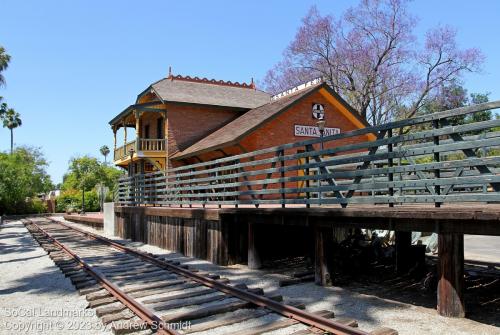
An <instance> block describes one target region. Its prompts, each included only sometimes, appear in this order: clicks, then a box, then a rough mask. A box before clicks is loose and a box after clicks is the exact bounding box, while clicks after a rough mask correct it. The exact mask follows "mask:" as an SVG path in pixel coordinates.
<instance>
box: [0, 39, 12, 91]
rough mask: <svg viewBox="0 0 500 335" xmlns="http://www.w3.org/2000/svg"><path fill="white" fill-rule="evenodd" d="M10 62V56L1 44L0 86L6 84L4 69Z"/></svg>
mask: <svg viewBox="0 0 500 335" xmlns="http://www.w3.org/2000/svg"><path fill="white" fill-rule="evenodd" d="M9 62H10V56H9V55H8V54H7V53H6V52H5V49H4V48H3V47H2V46H0V86H3V85H5V77H4V76H3V75H2V71H4V70H5V69H7V67H8V66H9Z"/></svg>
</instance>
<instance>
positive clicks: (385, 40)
mask: <svg viewBox="0 0 500 335" xmlns="http://www.w3.org/2000/svg"><path fill="white" fill-rule="evenodd" d="M416 21H417V19H416V18H415V17H414V16H412V15H411V14H410V13H409V12H408V1H407V0H361V2H360V3H359V4H358V5H357V6H355V7H352V8H350V9H348V10H347V11H346V12H345V13H344V14H343V15H342V16H341V17H340V18H338V19H336V18H334V17H333V16H331V15H326V16H322V15H321V14H320V13H319V12H318V10H317V9H316V7H312V8H311V9H310V10H309V12H308V13H307V15H306V16H305V17H304V18H303V19H302V25H301V26H300V28H299V30H298V32H297V34H296V36H295V38H294V40H293V41H292V42H291V43H290V44H289V46H288V47H287V48H286V49H285V51H284V53H283V60H282V61H281V62H279V63H278V64H276V65H275V66H274V67H273V68H272V69H271V70H269V71H268V73H267V74H266V76H265V78H264V85H265V87H266V89H267V90H268V91H270V92H273V93H276V92H280V91H283V90H285V89H287V88H290V87H291V86H294V85H297V84H299V83H301V82H304V81H307V80H310V79H312V78H314V77H319V76H322V77H324V78H326V80H327V81H328V83H329V84H330V85H331V86H332V87H333V89H334V90H335V91H336V92H338V93H339V94H340V95H341V96H342V97H344V98H345V99H346V100H347V101H348V102H349V103H351V104H352V105H353V107H355V108H356V109H357V110H358V111H359V113H360V114H361V115H362V116H363V117H365V118H366V119H367V120H368V121H369V122H370V123H371V124H373V125H377V124H380V123H383V122H387V121H389V120H392V119H395V118H407V117H411V116H414V115H415V114H416V113H418V112H419V111H420V110H421V109H422V107H423V106H424V105H425V104H426V103H427V102H428V101H430V100H431V99H433V98H435V97H436V96H437V95H439V94H440V90H441V89H442V88H443V87H446V86H447V85H448V84H449V83H452V82H457V81H459V80H460V78H461V76H462V75H463V74H464V73H465V72H476V71H479V70H480V66H481V64H482V62H483V56H482V54H481V52H480V51H479V50H478V49H475V48H470V49H460V48H459V47H458V46H457V43H456V30H455V29H453V28H451V27H448V26H440V27H437V28H434V29H432V30H430V31H429V32H427V34H426V36H425V42H424V43H423V45H422V46H420V47H419V45H418V43H417V39H416V37H415V36H414V28H415V25H416Z"/></svg>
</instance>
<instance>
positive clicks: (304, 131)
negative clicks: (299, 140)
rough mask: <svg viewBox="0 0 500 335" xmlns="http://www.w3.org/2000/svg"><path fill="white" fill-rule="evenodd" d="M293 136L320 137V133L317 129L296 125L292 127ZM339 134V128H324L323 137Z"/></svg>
mask: <svg viewBox="0 0 500 335" xmlns="http://www.w3.org/2000/svg"><path fill="white" fill-rule="evenodd" d="M294 134H295V136H306V137H320V132H319V128H318V127H314V126H303V125H300V124H296V125H295V126H294ZM336 134H340V128H325V132H324V133H323V136H330V135H336Z"/></svg>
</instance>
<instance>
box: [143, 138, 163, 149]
mask: <svg viewBox="0 0 500 335" xmlns="http://www.w3.org/2000/svg"><path fill="white" fill-rule="evenodd" d="M164 150H165V139H150V138H140V139H139V151H164Z"/></svg>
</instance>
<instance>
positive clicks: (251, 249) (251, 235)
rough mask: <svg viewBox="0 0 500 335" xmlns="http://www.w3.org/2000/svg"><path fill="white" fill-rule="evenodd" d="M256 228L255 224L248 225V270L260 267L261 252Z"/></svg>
mask: <svg viewBox="0 0 500 335" xmlns="http://www.w3.org/2000/svg"><path fill="white" fill-rule="evenodd" d="M256 230H257V227H256V224H255V223H251V222H249V223H248V268H249V269H260V268H261V267H262V259H261V254H260V252H261V250H260V248H259V245H258V240H257V232H256Z"/></svg>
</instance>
